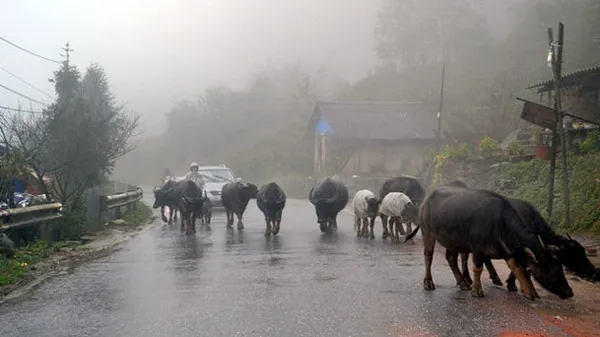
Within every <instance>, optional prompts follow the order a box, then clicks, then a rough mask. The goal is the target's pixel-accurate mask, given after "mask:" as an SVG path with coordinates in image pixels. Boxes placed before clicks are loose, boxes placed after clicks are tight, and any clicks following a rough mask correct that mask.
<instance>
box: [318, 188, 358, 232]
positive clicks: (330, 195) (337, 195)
mask: <svg viewBox="0 0 600 337" xmlns="http://www.w3.org/2000/svg"><path fill="white" fill-rule="evenodd" d="M308 198H309V200H310V202H311V203H312V204H313V205H314V206H315V211H316V213H317V222H318V223H319V228H320V229H321V232H328V233H330V232H332V231H336V230H337V215H338V213H339V212H340V211H342V210H343V209H344V207H346V204H348V200H349V196H348V188H347V187H346V185H344V183H343V182H341V181H340V180H337V179H334V178H330V177H327V178H325V179H322V180H321V181H319V182H317V184H316V185H315V186H313V188H311V189H310V192H309V195H308Z"/></svg>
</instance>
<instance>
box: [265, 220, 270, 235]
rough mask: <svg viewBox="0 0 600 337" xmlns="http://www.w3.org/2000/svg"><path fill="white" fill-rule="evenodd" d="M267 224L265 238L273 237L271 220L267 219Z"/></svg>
mask: <svg viewBox="0 0 600 337" xmlns="http://www.w3.org/2000/svg"><path fill="white" fill-rule="evenodd" d="M265 222H266V223H267V228H266V229H265V236H270V235H271V219H269V218H265Z"/></svg>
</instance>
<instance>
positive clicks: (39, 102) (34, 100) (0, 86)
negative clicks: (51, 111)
mask: <svg viewBox="0 0 600 337" xmlns="http://www.w3.org/2000/svg"><path fill="white" fill-rule="evenodd" d="M0 88H3V89H5V90H8V91H10V92H12V93H13V94H15V95H19V96H21V97H23V98H26V99H28V100H30V101H32V102H36V103H38V104H41V105H44V106H46V105H47V104H46V103H44V102H42V101H38V100H37V99H35V98H31V97H29V96H27V95H23V94H22V93H20V92H18V91H15V90H13V89H11V88H9V87H7V86H5V85H2V84H0Z"/></svg>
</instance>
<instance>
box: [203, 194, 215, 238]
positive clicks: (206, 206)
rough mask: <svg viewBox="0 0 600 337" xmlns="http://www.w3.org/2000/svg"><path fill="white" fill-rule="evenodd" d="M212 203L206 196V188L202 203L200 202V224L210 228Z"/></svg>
mask: <svg viewBox="0 0 600 337" xmlns="http://www.w3.org/2000/svg"><path fill="white" fill-rule="evenodd" d="M213 207H214V205H213V203H212V201H211V200H210V198H208V196H207V194H206V190H205V191H204V203H203V204H202V225H203V226H206V229H208V230H210V220H211V219H212V212H213Z"/></svg>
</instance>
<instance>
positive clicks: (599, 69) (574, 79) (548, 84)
mask: <svg viewBox="0 0 600 337" xmlns="http://www.w3.org/2000/svg"><path fill="white" fill-rule="evenodd" d="M588 75H592V76H600V65H598V66H594V67H589V68H584V69H579V70H575V71H573V72H571V73H568V74H565V75H562V77H561V81H562V82H561V88H562V87H568V86H572V85H576V84H578V82H579V81H580V80H581V78H582V77H584V76H588ZM535 88H538V92H545V91H549V90H554V80H547V81H544V82H538V83H536V84H532V85H530V86H528V87H527V88H526V89H535Z"/></svg>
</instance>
